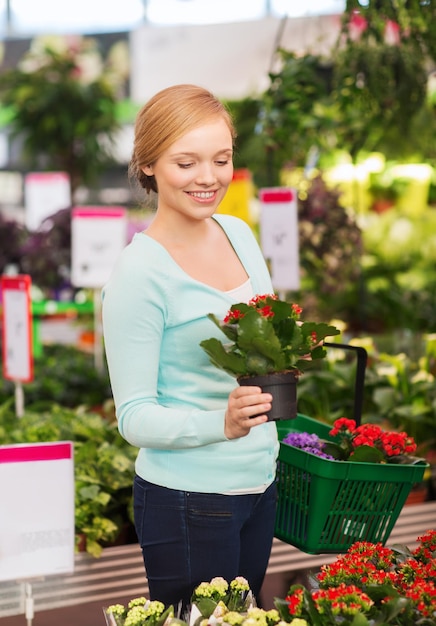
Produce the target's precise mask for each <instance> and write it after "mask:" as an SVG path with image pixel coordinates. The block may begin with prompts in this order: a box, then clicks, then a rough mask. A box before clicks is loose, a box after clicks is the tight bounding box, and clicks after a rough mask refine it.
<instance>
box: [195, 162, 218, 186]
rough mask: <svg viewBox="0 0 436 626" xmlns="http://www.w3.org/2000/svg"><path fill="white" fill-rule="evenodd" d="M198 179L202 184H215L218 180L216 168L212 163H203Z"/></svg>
mask: <svg viewBox="0 0 436 626" xmlns="http://www.w3.org/2000/svg"><path fill="white" fill-rule="evenodd" d="M196 180H197V182H198V183H201V184H202V185H213V184H214V183H215V181H216V175H215V168H214V166H213V164H212V163H203V164H202V165H201V166H200V168H199V170H198V173H197V176H196Z"/></svg>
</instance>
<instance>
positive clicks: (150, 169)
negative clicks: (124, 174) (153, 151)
mask: <svg viewBox="0 0 436 626" xmlns="http://www.w3.org/2000/svg"><path fill="white" fill-rule="evenodd" d="M141 170H142V171H143V172H144V174H145V175H146V176H153V167H152V166H151V165H144V167H141Z"/></svg>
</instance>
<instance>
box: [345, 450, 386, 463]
mask: <svg viewBox="0 0 436 626" xmlns="http://www.w3.org/2000/svg"><path fill="white" fill-rule="evenodd" d="M384 460H385V457H384V455H383V452H381V451H380V450H378V449H377V448H373V447H372V446H359V447H358V448H356V449H355V450H354V452H353V454H352V455H351V457H350V461H353V462H355V463H383V461H384Z"/></svg>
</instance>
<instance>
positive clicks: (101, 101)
mask: <svg viewBox="0 0 436 626" xmlns="http://www.w3.org/2000/svg"><path fill="white" fill-rule="evenodd" d="M127 76H128V62H127V55H126V54H125V51H124V50H123V49H122V48H120V47H119V46H118V47H116V48H114V49H113V50H112V51H110V53H109V54H108V56H107V57H106V58H105V59H103V57H102V54H101V51H100V50H99V49H98V45H97V42H96V40H94V39H92V38H89V37H87V38H85V37H81V36H70V37H61V36H44V37H43V36H41V37H37V38H35V39H34V40H33V41H32V44H31V48H30V50H29V51H28V52H27V53H26V54H25V55H24V56H23V58H22V60H21V61H20V62H19V64H18V65H17V67H14V68H12V69H9V70H7V71H4V72H2V73H1V74H0V95H1V99H2V105H3V106H6V107H7V109H8V126H9V129H10V133H11V137H12V138H15V139H16V140H17V141H19V142H21V143H22V146H23V157H24V159H25V161H26V162H27V166H28V167H29V168H35V169H37V170H54V171H59V170H60V171H64V172H67V173H68V174H69V176H70V181H71V189H72V193H73V194H74V192H75V191H76V189H77V188H78V186H79V185H80V184H87V183H90V182H92V181H94V180H95V179H96V177H97V175H98V174H99V173H101V172H102V171H103V170H104V168H105V167H107V166H108V164H109V163H111V162H112V140H113V137H114V133H115V132H116V131H117V130H118V129H119V122H118V117H117V112H118V102H119V101H120V98H121V96H122V94H123V88H124V85H125V81H126V79H127Z"/></svg>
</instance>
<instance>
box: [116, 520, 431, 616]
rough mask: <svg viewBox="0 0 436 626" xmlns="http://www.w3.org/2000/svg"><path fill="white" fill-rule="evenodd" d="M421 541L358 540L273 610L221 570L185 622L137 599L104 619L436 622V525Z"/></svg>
mask: <svg viewBox="0 0 436 626" xmlns="http://www.w3.org/2000/svg"><path fill="white" fill-rule="evenodd" d="M417 542H418V546H417V547H416V548H415V549H414V550H410V549H409V548H407V547H405V546H396V547H392V548H388V547H385V546H383V544H381V543H369V542H364V541H357V542H355V543H354V544H353V545H352V546H351V547H350V548H349V549H348V551H347V552H346V553H345V554H343V555H341V556H339V557H337V559H336V560H335V561H334V562H333V563H330V564H328V565H323V566H321V568H320V570H319V572H318V573H317V574H312V575H311V576H310V583H309V585H308V586H307V587H306V586H304V585H302V584H295V585H292V586H291V587H290V589H289V590H288V593H287V595H286V596H285V598H275V600H274V605H275V608H273V609H270V610H265V609H261V608H259V607H256V606H255V604H254V601H253V598H252V594H251V591H250V588H249V586H248V582H247V581H246V579H245V578H243V577H237V578H235V579H234V580H232V581H231V582H230V583H228V582H227V581H226V580H225V579H224V578H220V577H217V578H213V579H212V580H211V581H210V582H208V583H206V582H203V583H201V584H200V585H199V586H198V587H197V588H196V589H195V591H194V593H193V595H192V607H191V611H190V613H188V615H187V616H186V619H187V621H186V622H184V621H182V620H180V619H177V618H175V617H174V615H173V611H172V607H169V608H167V609H165V608H164V605H163V604H162V603H161V602H157V601H149V600H146V599H145V598H136V599H135V600H132V601H131V602H129V604H128V605H127V607H124V606H123V605H120V604H115V605H112V606H110V607H108V608H107V609H105V616H106V622H107V626H170V625H171V624H176V623H177V624H179V625H184V626H186V625H187V624H189V626H209V625H210V626H217V625H218V624H220V625H221V624H223V625H229V626H285V625H286V626H287V625H289V626H339V625H341V626H377V625H378V626H387V625H388V624H391V625H392V626H413V625H414V624H420V625H421V626H436V530H428V531H426V532H425V533H424V534H423V535H422V536H419V537H418V539H417ZM199 607H202V610H200V608H199Z"/></svg>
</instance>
